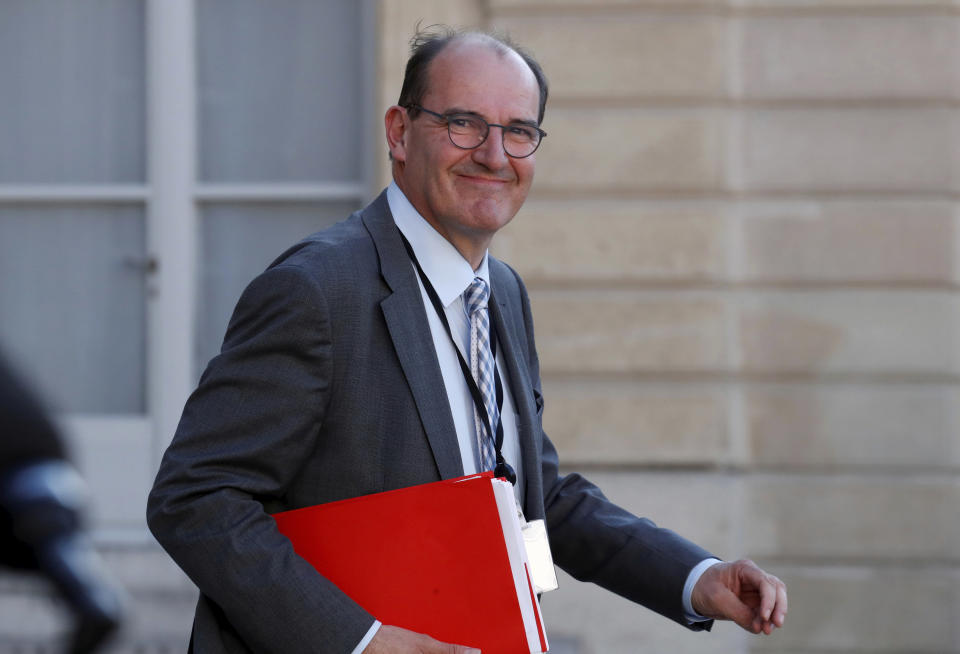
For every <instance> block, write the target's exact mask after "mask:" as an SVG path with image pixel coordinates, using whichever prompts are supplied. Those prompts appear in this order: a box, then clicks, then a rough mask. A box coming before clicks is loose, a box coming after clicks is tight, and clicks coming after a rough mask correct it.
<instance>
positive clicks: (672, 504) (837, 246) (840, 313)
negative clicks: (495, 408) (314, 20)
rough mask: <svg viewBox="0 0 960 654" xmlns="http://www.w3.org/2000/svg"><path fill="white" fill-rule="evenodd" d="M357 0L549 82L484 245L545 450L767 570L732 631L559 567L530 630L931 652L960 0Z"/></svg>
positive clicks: (687, 643) (951, 601)
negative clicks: (516, 296)
mask: <svg viewBox="0 0 960 654" xmlns="http://www.w3.org/2000/svg"><path fill="white" fill-rule="evenodd" d="M383 4H384V5H386V6H393V5H396V6H400V5H402V6H403V8H404V9H403V11H404V12H405V16H407V17H410V16H415V17H417V18H420V17H422V18H423V19H424V23H425V24H429V23H432V22H441V21H449V20H451V15H450V14H451V12H452V13H453V16H452V19H453V20H454V22H456V21H460V22H461V23H462V24H469V23H471V22H472V24H480V25H483V26H488V27H495V28H499V29H504V30H507V31H508V32H509V33H510V34H512V35H513V36H514V37H515V38H516V40H518V41H519V42H520V43H521V44H524V45H525V46H527V47H528V48H529V49H531V50H532V51H533V52H534V53H535V54H536V55H537V57H538V58H539V59H540V61H541V62H542V63H543V65H544V68H545V69H546V72H547V74H548V77H549V78H550V81H551V85H552V86H551V100H550V104H549V106H548V109H547V116H546V120H545V123H544V129H546V130H547V132H549V136H548V137H547V139H546V140H545V142H544V145H543V147H542V148H541V150H540V151H539V152H538V153H537V157H538V162H537V163H538V171H537V180H536V182H535V184H534V192H533V194H532V196H531V199H530V201H529V202H528V203H527V205H526V206H525V207H524V209H523V210H522V211H521V213H520V214H519V215H518V217H517V219H516V220H515V221H514V222H513V223H512V224H511V226H509V227H508V228H507V229H506V230H505V231H504V232H503V233H502V234H500V235H499V237H498V240H497V241H496V243H495V247H496V252H497V254H498V255H499V256H501V257H502V258H504V259H506V260H507V261H509V262H510V263H512V264H513V265H514V266H515V267H516V268H517V269H518V270H519V271H520V273H521V274H522V275H523V276H524V278H525V280H526V281H527V283H528V286H529V288H530V292H531V297H532V301H533V306H534V313H535V317H536V319H537V321H538V329H537V335H538V347H539V351H540V357H541V361H542V365H543V372H544V385H545V392H546V398H547V408H546V425H547V431H548V433H549V434H550V435H551V437H552V438H553V440H554V442H555V443H556V445H557V447H558V448H559V450H560V453H561V458H562V460H563V461H564V462H565V464H566V466H567V468H568V469H574V468H576V469H578V470H583V471H585V472H586V474H587V475H588V476H590V477H591V478H592V479H594V480H596V481H598V482H599V483H600V485H601V486H602V487H603V488H605V489H606V490H607V491H608V494H609V495H611V496H612V497H613V498H615V499H617V500H618V501H620V502H622V503H624V504H625V505H627V506H628V507H629V508H631V509H633V510H635V511H636V512H638V513H641V514H643V515H647V516H650V517H652V518H654V519H655V520H656V521H657V522H658V523H660V524H663V525H667V526H671V527H674V528H676V529H677V530H678V531H680V532H681V533H684V534H686V535H689V536H690V537H692V538H694V539H695V540H698V541H700V542H702V543H703V544H705V545H707V546H709V547H710V548H713V550H714V551H716V552H717V553H718V554H719V555H721V556H724V557H736V556H744V555H745V556H750V557H752V558H755V559H756V560H757V561H759V562H760V563H761V564H762V565H764V566H766V567H768V568H769V569H770V570H772V571H774V572H775V573H777V574H778V575H780V576H782V577H783V578H784V580H785V581H787V583H788V584H789V588H790V601H791V604H790V606H791V609H790V615H789V621H788V626H787V627H786V628H785V629H784V630H782V631H781V632H779V633H777V634H775V635H774V636H773V637H769V638H751V637H746V636H745V635H744V634H743V633H742V632H740V631H739V630H738V629H737V628H735V627H733V626H732V625H729V624H721V625H718V627H717V628H716V629H715V631H714V633H712V634H710V635H704V634H691V633H687V632H685V631H684V630H682V629H680V628H678V627H676V626H675V625H673V624H671V623H668V622H666V621H664V620H662V619H661V618H659V617H657V616H654V615H652V614H650V613H649V612H646V611H644V610H641V609H637V608H635V607H634V606H632V605H630V604H629V603H627V602H625V601H623V600H621V599H619V598H617V597H614V596H612V595H610V594H609V593H606V592H604V591H601V590H598V589H595V588H593V587H591V586H587V585H583V584H580V583H578V582H576V581H573V580H571V579H569V578H564V579H563V581H562V588H561V590H559V591H557V592H556V593H554V594H551V595H547V596H546V597H545V598H544V609H545V614H546V619H547V625H548V628H549V631H550V635H551V637H552V639H553V641H554V643H555V644H556V645H557V646H558V647H559V648H562V649H563V651H577V652H584V653H586V652H589V653H593V654H602V653H607V652H651V653H653V652H663V651H671V652H691V653H693V652H716V653H718V654H719V653H725V654H726V653H730V652H740V653H746V652H783V653H787V652H790V653H797V654H799V653H800V652H804V653H814V652H824V653H826V652H830V653H839V652H884V653H887V652H889V653H893V652H901V653H906V652H911V653H914V652H960V627H958V626H957V624H960V620H958V618H960V583H958V582H960V508H958V507H960V475H958V470H960V403H958V400H960V393H958V391H960V349H958V342H960V341H958V339H957V336H956V335H957V334H958V333H960V303H958V294H957V282H958V270H960V265H958V263H960V261H958V247H957V246H958V243H960V241H958V232H957V220H958V217H960V203H958V200H960V113H958V111H957V109H958V105H960V2H948V1H945V0H944V1H940V2H936V1H931V2H913V1H910V0H902V1H900V2H897V1H895V0H884V1H873V2H868V1H861V2H857V1H853V0H849V1H844V0H833V1H830V0H819V1H818V0H740V1H737V2H734V1H731V2H725V1H721V0H714V1H707V0H701V1H699V2H694V1H684V0H659V1H656V0H647V1H642V0H634V1H631V0H593V1H589V0H580V1H579V2H577V1H573V0H569V1H565V0H489V1H488V2H472V3H471V2H459V3H443V5H444V11H446V12H447V15H445V16H442V17H436V18H435V16H437V14H433V13H431V12H432V11H433V9H434V7H433V6H432V5H435V4H436V3H431V2H403V3H401V2H399V0H397V2H385V3H383ZM418 12H419V13H418ZM415 22H416V18H411V19H409V20H401V21H399V22H392V23H390V24H384V25H382V29H384V30H385V34H387V35H389V37H388V38H394V39H397V41H395V43H398V45H402V39H398V37H396V36H395V35H396V34H398V33H402V34H404V36H406V35H407V34H409V31H410V29H411V28H412V25H413V23H415ZM381 56H384V57H385V58H386V59H388V60H396V59H397V58H401V57H402V51H401V50H399V48H398V49H397V50H392V51H390V52H386V51H385V52H384V53H382V55H381ZM395 79H399V78H395ZM394 84H395V81H394V79H385V80H383V85H384V89H385V92H384V96H385V99H386V100H387V103H389V102H392V101H393V99H394V98H395V94H396V90H395V88H394ZM398 85H399V82H396V86H397V87H398Z"/></svg>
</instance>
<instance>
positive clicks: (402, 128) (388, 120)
mask: <svg viewBox="0 0 960 654" xmlns="http://www.w3.org/2000/svg"><path fill="white" fill-rule="evenodd" d="M409 119H410V117H409V116H407V111H406V109H404V108H403V107H400V106H398V105H393V106H392V107H390V108H389V109H387V113H386V115H385V116H384V117H383V123H384V127H385V128H386V131H387V148H388V149H389V150H390V156H391V157H393V160H394V161H406V160H407V129H408V127H409V122H408V121H409Z"/></svg>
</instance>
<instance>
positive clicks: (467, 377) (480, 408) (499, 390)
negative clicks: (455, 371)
mask: <svg viewBox="0 0 960 654" xmlns="http://www.w3.org/2000/svg"><path fill="white" fill-rule="evenodd" d="M397 231H398V232H399V234H400V238H401V240H403V246H404V247H405V248H406V249H407V254H408V255H410V260H411V261H412V262H413V265H414V267H416V269H417V273H418V274H419V275H420V281H421V282H422V283H423V288H424V289H425V290H426V291H427V297H429V298H430V303H431V304H433V308H434V310H435V311H436V312H437V316H438V317H439V318H440V322H441V323H443V328H444V329H445V330H446V331H447V336H448V337H449V338H450V342H451V343H452V344H453V349H454V351H456V353H457V360H458V361H459V362H460V371H461V372H462V373H463V378H464V381H466V382H467V388H469V389H470V395H471V396H472V397H473V404H474V407H476V409H477V413H479V414H480V417H481V419H482V422H483V427H484V428H485V429H486V431H487V435H488V436H490V438H492V439H493V447H494V449H495V450H496V454H497V467H496V468H495V469H494V471H493V474H494V475H496V476H497V477H505V478H506V479H507V481H509V482H510V483H511V484H516V483H517V473H516V472H514V470H513V468H512V467H511V466H510V464H509V463H507V462H506V460H505V459H504V458H503V452H502V451H501V448H502V447H503V420H502V419H501V420H498V421H497V430H496V436H494V431H493V429H492V428H491V426H490V416H489V415H488V414H487V407H486V405H485V404H484V402H483V395H482V394H481V393H480V387H479V386H477V381H476V380H475V379H474V378H473V374H472V373H471V372H470V366H469V365H468V364H467V362H466V360H465V359H464V358H463V353H461V352H460V348H459V347H457V342H456V341H455V340H454V338H453V332H452V331H451V330H450V323H449V322H448V321H447V313H446V311H445V310H444V308H443V304H442V303H441V302H440V296H438V295H437V291H436V289H434V288H433V284H431V283H430V280H429V279H428V278H427V275H426V273H424V272H423V268H422V267H421V266H420V262H419V261H418V260H417V255H416V254H414V253H413V247H412V246H411V245H410V242H409V241H408V240H407V237H406V236H404V235H403V232H400V229H399V228H397ZM492 301H493V289H492V288H491V289H490V297H489V298H488V300H487V305H488V306H489V304H490V302H492ZM490 350H491V354H492V355H493V359H494V365H493V375H494V385H495V386H496V395H497V411H498V412H500V411H501V409H502V408H503V383H502V382H501V381H500V370H498V369H497V365H496V357H497V327H496V325H495V324H494V323H493V320H491V321H490Z"/></svg>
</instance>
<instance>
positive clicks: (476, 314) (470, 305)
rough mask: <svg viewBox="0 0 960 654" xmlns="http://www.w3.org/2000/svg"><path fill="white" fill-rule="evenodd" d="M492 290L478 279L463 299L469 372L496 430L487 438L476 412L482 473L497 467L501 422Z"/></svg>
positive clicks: (492, 427) (491, 423) (474, 412)
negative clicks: (493, 345) (490, 305)
mask: <svg viewBox="0 0 960 654" xmlns="http://www.w3.org/2000/svg"><path fill="white" fill-rule="evenodd" d="M489 297H490V291H489V289H488V288H487V283H486V282H485V281H483V280H482V279H480V278H479V277H474V279H473V282H472V283H471V284H470V286H469V287H467V290H466V291H464V294H463V299H464V303H465V305H466V310H467V315H468V316H469V317H470V372H471V373H472V374H473V379H474V380H475V381H476V382H477V386H478V387H480V395H481V396H482V397H483V404H484V406H485V407H486V409H487V415H488V416H489V417H490V428H491V429H492V430H493V431H492V432H491V433H490V434H489V435H487V428H486V426H485V425H484V424H483V420H482V419H481V417H480V412H479V411H477V408H476V407H474V409H473V419H474V423H475V425H476V429H477V446H478V449H479V452H480V471H481V472H482V471H484V470H493V469H494V467H495V466H496V464H497V458H496V456H497V455H496V451H495V449H494V438H495V436H494V434H496V430H497V423H498V422H499V421H500V410H499V409H497V400H496V392H495V387H494V365H495V364H494V361H493V353H492V352H491V350H490V317H489V313H488V311H487V300H488V299H489Z"/></svg>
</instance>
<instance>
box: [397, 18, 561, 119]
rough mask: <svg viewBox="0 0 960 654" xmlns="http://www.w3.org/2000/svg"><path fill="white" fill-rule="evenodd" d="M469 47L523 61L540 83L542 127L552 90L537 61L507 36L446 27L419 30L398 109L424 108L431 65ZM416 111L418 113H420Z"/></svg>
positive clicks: (409, 60)
mask: <svg viewBox="0 0 960 654" xmlns="http://www.w3.org/2000/svg"><path fill="white" fill-rule="evenodd" d="M465 45H483V46H486V47H489V48H490V49H491V50H493V51H494V52H498V53H500V54H502V55H503V56H507V55H509V54H511V53H513V54H515V55H517V56H519V57H520V58H521V59H522V60H523V62H524V63H525V64H526V65H527V67H529V68H530V72H532V73H533V76H534V78H535V79H536V81H537V86H538V88H539V92H540V101H539V110H538V115H537V122H539V123H541V124H542V123H543V116H544V112H545V111H546V107H547V95H548V88H547V78H546V76H545V75H544V73H543V69H542V68H541V67H540V64H539V63H538V62H537V60H536V59H534V58H533V57H532V56H531V55H530V54H529V53H527V52H526V51H524V50H523V48H521V47H520V46H518V45H516V44H515V43H513V42H512V41H511V40H510V39H509V38H508V37H506V36H502V35H497V34H491V33H488V32H480V31H461V30H455V29H453V28H450V27H447V26H445V25H434V26H431V27H429V28H426V29H424V30H419V31H418V32H417V33H416V34H415V35H414V37H413V38H412V39H411V40H410V59H408V60H407V68H406V72H405V74H404V77H403V87H402V88H401V89H400V99H399V100H398V101H397V105H399V106H401V107H406V108H409V107H411V106H412V105H419V104H421V102H422V100H423V96H424V95H426V93H427V90H428V85H429V82H430V77H429V69H430V64H431V63H432V62H433V60H434V59H435V58H436V57H437V55H439V54H440V53H441V52H442V51H444V50H446V49H447V48H450V47H458V46H465ZM413 111H414V113H415V112H416V110H413Z"/></svg>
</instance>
